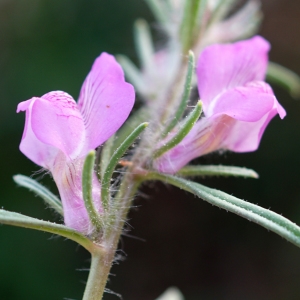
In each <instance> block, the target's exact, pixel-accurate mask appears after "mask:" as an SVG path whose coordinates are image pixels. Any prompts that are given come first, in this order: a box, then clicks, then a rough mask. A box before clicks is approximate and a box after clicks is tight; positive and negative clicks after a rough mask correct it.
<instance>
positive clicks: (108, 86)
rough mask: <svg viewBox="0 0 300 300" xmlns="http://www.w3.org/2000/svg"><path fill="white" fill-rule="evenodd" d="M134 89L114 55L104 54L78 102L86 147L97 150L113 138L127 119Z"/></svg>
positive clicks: (87, 80)
mask: <svg viewBox="0 0 300 300" xmlns="http://www.w3.org/2000/svg"><path fill="white" fill-rule="evenodd" d="M134 98H135V94H134V89H133V87H132V86H131V85H130V84H129V83H126V82H125V80H124V73H123V70H122V69H121V67H120V65H119V64H118V63H117V62H116V60H115V58H114V57H113V56H112V55H109V54H107V53H102V54H101V55H100V56H99V57H98V58H97V59H96V61H95V62H94V64H93V67H92V70H91V71H90V73H89V74H88V76H87V78H86V79H85V81H84V83H83V86H82V89H81V92H80V96H79V101H78V106H79V109H80V110H81V113H82V116H83V119H84V123H85V127H86V138H87V142H86V147H87V148H88V149H94V148H96V147H98V146H99V145H101V144H103V143H104V142H105V141H106V140H107V139H108V138H109V137H110V136H112V135H113V134H114V133H115V132H116V131H117V130H118V129H119V128H120V126H121V125H122V124H123V123H124V122H125V120H126V119H127V117H128V115H129V113H130V111H131V109H132V107H133V104H134Z"/></svg>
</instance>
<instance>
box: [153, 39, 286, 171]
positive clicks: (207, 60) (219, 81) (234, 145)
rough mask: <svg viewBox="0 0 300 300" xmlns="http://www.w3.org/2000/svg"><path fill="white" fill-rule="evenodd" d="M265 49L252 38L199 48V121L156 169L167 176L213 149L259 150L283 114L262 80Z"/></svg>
mask: <svg viewBox="0 0 300 300" xmlns="http://www.w3.org/2000/svg"><path fill="white" fill-rule="evenodd" d="M269 49H270V45H269V43H268V42H267V41H266V40H265V39H263V38H262V37H260V36H255V37H253V38H251V39H249V40H245V41H241V42H237V43H233V44H223V45H222V44H216V45H212V46H209V47H207V48H205V49H204V50H203V52H202V54H201V56H200V57H199V60H198V64H197V77H198V90H199V94H200V99H201V100H202V102H203V112H204V117H202V118H201V119H200V120H199V121H198V122H197V123H196V124H195V126H194V127H193V128H192V130H191V131H190V132H189V133H188V135H187V136H186V137H185V138H184V139H183V140H182V141H181V142H180V143H179V144H178V145H177V146H175V147H174V148H173V149H171V150H169V151H168V152H166V153H165V154H163V155H162V156H161V157H159V158H157V159H156V160H155V161H154V167H155V168H156V169H158V170H159V171H161V172H164V173H171V174H172V173H176V172H177V171H179V170H180V169H181V168H182V167H183V166H185V165H186V164H187V163H188V162H189V161H191V160H192V159H194V158H196V157H199V156H202V155H204V154H207V153H209V152H212V151H216V150H220V149H224V150H231V151H234V152H249V151H254V150H256V149H257V148H258V146H259V143H260V140H261V137H262V135H263V132H264V130H265V128H266V126H267V125H268V123H269V122H270V120H271V119H272V118H273V117H274V116H275V115H276V114H279V116H280V118H284V116H285V115H286V112H285V110H284V109H283V108H282V106H281V105H280V104H279V103H278V101H277V100H276V98H275V96H274V94H273V91H272V89H271V87H270V86H269V85H268V84H267V83H265V82H264V81H263V80H264V78H265V74H266V68H267V64H268V51H269ZM172 134H174V133H171V135H172ZM167 139H168V137H167Z"/></svg>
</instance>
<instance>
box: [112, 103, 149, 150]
mask: <svg viewBox="0 0 300 300" xmlns="http://www.w3.org/2000/svg"><path fill="white" fill-rule="evenodd" d="M147 119H149V107H147V106H142V107H141V108H139V109H138V110H137V111H135V112H134V113H133V114H132V115H131V116H130V117H129V119H128V120H127V121H126V123H125V124H124V125H123V126H122V127H121V129H120V130H119V131H118V132H117V133H116V136H115V139H114V149H117V148H118V147H120V145H121V144H122V143H123V142H124V141H125V139H126V138H127V137H128V136H129V135H130V134H131V133H132V131H133V130H134V129H135V128H137V127H138V126H139V125H140V124H141V123H143V122H145V121H146V120H147Z"/></svg>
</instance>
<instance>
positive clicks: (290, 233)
mask: <svg viewBox="0 0 300 300" xmlns="http://www.w3.org/2000/svg"><path fill="white" fill-rule="evenodd" d="M146 179H157V180H162V181H164V182H166V183H169V184H172V185H174V186H177V187H179V188H181V189H183V190H186V191H188V192H190V193H192V194H194V195H196V196H198V197H199V198H201V199H203V200H204V201H207V202H208V203H210V204H212V205H215V206H218V207H220V208H223V209H225V210H226V211H230V212H232V213H234V214H237V215H239V216H241V217H243V218H245V219H247V220H249V221H252V222H254V223H257V224H259V225H261V226H263V227H265V228H267V229H268V230H271V231H273V232H275V233H277V234H278V235H280V236H281V237H283V238H285V239H286V240H288V241H289V242H291V243H293V244H294V245H296V246H298V247H300V227H299V226H297V225H296V224H295V223H293V222H291V221H290V220H288V219H287V218H284V217H283V216H281V215H279V214H277V213H275V212H273V211H271V210H269V209H265V208H262V207H260V206H258V205H255V204H252V203H249V202H246V201H244V200H241V199H238V198H236V197H234V196H231V195H228V194H226V193H224V192H222V191H219V190H216V189H212V188H209V187H206V186H204V185H201V184H199V183H195V182H192V181H188V180H186V179H183V178H178V177H175V176H171V175H163V174H159V173H155V172H151V173H149V174H148V175H147V177H146Z"/></svg>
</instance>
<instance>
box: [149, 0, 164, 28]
mask: <svg viewBox="0 0 300 300" xmlns="http://www.w3.org/2000/svg"><path fill="white" fill-rule="evenodd" d="M146 3H147V4H148V6H149V8H150V9H151V11H152V13H153V15H154V16H155V18H156V20H157V21H158V22H160V23H161V25H163V26H165V25H166V24H167V23H168V17H167V16H168V12H167V11H166V10H165V9H164V8H165V7H164V6H163V3H162V1H159V0H146Z"/></svg>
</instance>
